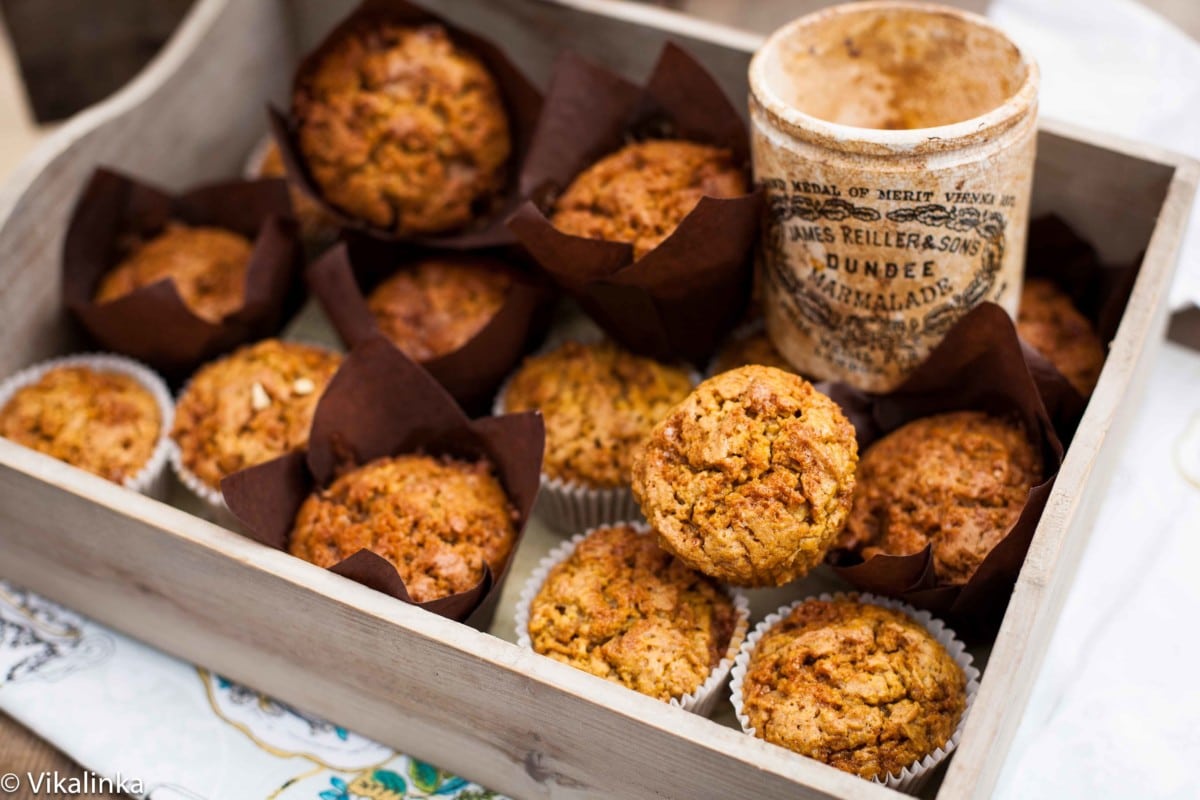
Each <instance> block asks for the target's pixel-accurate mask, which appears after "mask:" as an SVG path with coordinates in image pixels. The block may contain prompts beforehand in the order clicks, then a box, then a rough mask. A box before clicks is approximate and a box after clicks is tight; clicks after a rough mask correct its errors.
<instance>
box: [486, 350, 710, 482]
mask: <svg viewBox="0 0 1200 800" xmlns="http://www.w3.org/2000/svg"><path fill="white" fill-rule="evenodd" d="M691 388H692V379H691V376H690V375H689V374H688V372H687V371H686V370H684V369H681V368H679V367H673V366H668V365H666V364H660V363H658V362H657V361H654V360H652V359H649V358H643V357H641V356H636V355H634V354H632V353H629V352H627V351H625V350H622V349H621V348H619V347H617V345H615V344H613V343H611V342H607V341H606V342H601V343H597V344H583V343H581V342H574V341H570V342H566V343H564V344H563V345H561V346H560V347H558V348H556V349H555V350H552V351H550V352H549V353H545V354H542V355H536V356H532V357H530V358H528V359H526V361H525V363H524V364H522V365H521V367H520V369H519V370H517V372H516V374H515V375H514V376H513V378H512V380H511V381H510V382H509V384H508V388H507V389H506V390H505V392H504V397H503V406H504V410H505V411H507V412H515V411H533V410H540V411H541V412H542V417H543V419H544V421H545V425H546V456H545V460H544V461H543V464H542V470H543V472H545V474H546V475H548V476H550V477H551V478H558V479H561V480H565V481H569V482H572V483H578V484H582V485H584V486H589V487H593V488H614V487H618V486H624V485H627V484H628V483H629V477H630V468H631V464H632V462H633V454H634V451H635V450H636V448H637V447H638V446H639V445H640V444H641V443H642V441H643V440H644V439H645V438H646V436H647V435H648V434H649V433H650V430H651V428H653V427H654V423H656V422H657V421H658V420H659V419H661V418H662V417H663V416H664V415H665V414H666V413H667V411H668V410H669V409H670V408H671V406H673V405H674V404H675V403H677V402H679V401H680V400H682V399H683V398H684V397H686V396H687V393H688V392H689V391H690V390H691Z"/></svg>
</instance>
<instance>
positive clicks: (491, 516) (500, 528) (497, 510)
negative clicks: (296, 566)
mask: <svg viewBox="0 0 1200 800" xmlns="http://www.w3.org/2000/svg"><path fill="white" fill-rule="evenodd" d="M516 519H517V513H516V511H515V510H514V508H513V506H512V505H511V504H510V503H509V500H508V496H507V495H506V494H505V493H504V489H503V487H501V485H500V481H499V480H498V479H497V478H496V476H495V475H494V472H493V469H492V465H491V464H490V463H489V462H487V461H486V460H479V461H474V462H471V461H460V460H456V459H451V458H433V457H431V456H425V455H401V456H395V457H392V458H380V459H376V460H375V461H371V462H370V463H368V464H365V465H363V466H361V467H359V468H357V469H355V470H352V471H351V472H348V473H346V474H345V475H342V476H341V477H339V478H338V479H337V480H335V481H334V482H333V483H332V484H330V486H329V487H328V488H326V489H321V490H318V491H316V492H314V493H313V494H312V495H310V496H309V498H308V499H307V500H305V501H304V504H303V505H302V506H301V507H300V511H299V513H297V514H296V521H295V525H294V526H293V528H292V534H291V542H290V544H289V546H288V550H289V552H291V554H292V555H294V556H299V557H300V558H303V559H305V560H306V561H311V562H312V563H314V564H316V565H317V566H320V567H331V566H333V565H335V564H337V563H338V562H339V561H343V560H345V559H347V558H349V557H350V556H352V555H354V554H355V553H357V552H358V551H360V550H370V551H372V552H374V553H376V554H377V555H379V556H380V557H382V558H384V559H386V560H387V561H389V562H390V563H391V564H392V565H393V566H395V567H396V571H397V572H398V573H399V574H400V577H401V579H403V581H404V585H405V587H406V588H407V589H408V594H409V596H410V597H412V599H413V600H414V601H416V602H418V603H425V602H429V601H430V600H437V599H439V598H442V597H448V596H449V595H452V594H457V593H459V592H463V591H466V590H467V589H470V588H472V587H474V586H476V585H477V584H478V583H479V582H480V581H481V580H482V579H483V576H484V566H485V565H486V566H488V567H490V569H491V571H492V574H493V575H495V576H496V577H499V576H500V574H501V572H502V571H503V569H504V565H505V563H506V562H507V561H508V556H509V553H510V552H511V551H512V548H513V544H514V543H515V542H516V538H517V529H516V524H515V523H516Z"/></svg>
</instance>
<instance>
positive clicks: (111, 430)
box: [0, 363, 169, 484]
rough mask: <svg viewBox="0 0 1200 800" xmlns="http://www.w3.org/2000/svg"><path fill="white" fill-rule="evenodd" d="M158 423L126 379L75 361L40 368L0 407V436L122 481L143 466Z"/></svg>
mask: <svg viewBox="0 0 1200 800" xmlns="http://www.w3.org/2000/svg"><path fill="white" fill-rule="evenodd" d="M164 394H165V392H164ZM164 423H167V424H169V421H167V420H164V419H163V414H162V412H161V410H160V408H159V402H158V399H157V398H156V397H155V395H154V393H153V392H152V391H150V389H148V388H147V387H146V386H145V385H144V384H143V383H142V382H141V381H139V380H138V379H137V378H135V377H134V376H133V375H130V374H125V373H123V372H116V371H110V370H107V369H100V368H96V367H92V366H88V365H86V364H83V363H72V364H63V365H62V366H56V367H52V368H50V369H48V370H46V372H45V373H44V374H42V375H41V377H39V378H37V379H36V380H33V381H32V382H30V383H27V384H25V385H23V386H20V387H19V388H17V389H16V391H14V392H13V393H12V396H11V397H10V398H9V399H8V401H7V402H5V403H4V404H3V407H0V436H3V437H4V438H5V439H9V440H11V441H13V442H16V443H17V444H20V445H24V446H25V447H28V448H30V449H33V450H37V451H38V452H39V453H45V454H46V455H48V456H52V457H54V458H57V459H58V460H59V461H65V462H66V463H68V464H71V465H73V466H76V467H79V468H80V469H84V470H87V471H88V472H91V473H93V474H95V475H99V476H100V477H102V478H107V479H108V480H110V481H112V482H114V483H122V484H125V483H129V482H130V481H132V480H133V479H134V478H135V477H137V476H139V474H140V473H141V472H142V471H143V470H144V469H145V468H146V467H147V465H149V464H150V461H151V458H152V457H153V456H154V454H155V451H156V450H157V448H158V446H159V441H160V440H161V438H162V430H163V426H164ZM160 467H161V462H160Z"/></svg>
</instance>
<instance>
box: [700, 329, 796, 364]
mask: <svg viewBox="0 0 1200 800" xmlns="http://www.w3.org/2000/svg"><path fill="white" fill-rule="evenodd" d="M749 364H757V365H759V366H760V367H776V368H778V369H781V370H783V371H784V372H795V371H796V368H795V367H793V366H792V365H791V363H789V362H788V360H787V359H786V358H784V357H783V354H782V353H780V352H779V350H777V349H776V348H775V343H774V342H772V341H771V337H770V336H768V335H767V332H766V331H765V330H760V331H756V332H754V333H751V334H748V335H746V336H735V337H733V338H731V339H729V340H728V341H726V342H725V344H724V345H722V347H721V349H720V350H718V351H717V356H716V358H714V359H713V365H712V371H713V374H714V375H715V374H717V373H720V372H728V371H729V370H731V369H734V368H735V367H744V366H747V365H749Z"/></svg>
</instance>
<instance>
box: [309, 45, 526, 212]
mask: <svg viewBox="0 0 1200 800" xmlns="http://www.w3.org/2000/svg"><path fill="white" fill-rule="evenodd" d="M292 112H293V116H294V118H295V120H296V122H297V136H298V145H299V149H300V152H301V154H302V156H303V158H304V161H305V165H306V166H307V168H308V171H309V174H310V175H311V176H312V179H313V181H314V182H315V184H316V185H317V187H319V189H320V191H321V194H322V196H323V197H324V198H325V200H327V201H328V202H329V203H330V204H332V205H333V206H335V207H337V208H338V209H340V210H341V211H343V212H344V213H346V214H347V215H349V216H351V217H354V218H356V219H359V220H362V221H364V222H366V223H368V224H369V225H371V226H373V227H375V228H379V229H382V230H386V231H388V232H390V233H392V234H395V235H419V234H435V233H442V232H446V231H451V230H454V229H457V228H462V227H464V226H465V225H467V223H469V222H471V221H472V219H474V218H475V217H477V216H479V215H480V214H481V213H483V212H485V211H486V210H487V209H488V208H489V207H490V206H491V205H492V201H493V199H494V198H495V196H496V194H497V193H498V192H499V191H500V190H502V189H503V188H504V185H505V183H506V180H507V172H508V170H507V166H508V160H509V154H510V151H511V146H512V145H511V141H510V134H509V121H508V115H507V112H506V110H505V106H504V100H503V98H502V96H501V93H500V89H499V88H498V86H497V84H496V81H495V80H494V78H493V77H492V75H491V74H490V73H489V72H488V70H487V68H486V67H485V66H484V64H483V62H482V61H480V60H479V59H478V58H477V57H476V56H475V55H473V54H471V53H469V52H467V51H466V50H464V49H463V48H461V47H460V46H458V45H457V44H456V43H455V42H454V41H453V40H452V39H451V38H450V35H449V34H448V33H447V31H446V29H445V28H444V27H442V26H441V25H437V24H426V25H416V26H411V25H402V24H397V23H394V22H388V21H375V22H372V23H371V24H369V25H367V24H364V25H361V26H359V27H358V28H356V29H354V30H350V31H347V32H346V33H345V34H344V35H342V36H340V37H339V38H338V39H337V40H336V41H334V42H332V43H330V44H329V45H328V46H327V47H326V48H325V50H324V52H323V53H321V54H320V55H319V56H318V58H317V59H316V61H315V62H314V63H313V65H312V67H311V68H310V69H307V70H305V71H304V72H303V73H302V74H301V75H300V77H299V78H298V81H297V85H296V90H295V93H294V95H293V99H292Z"/></svg>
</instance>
